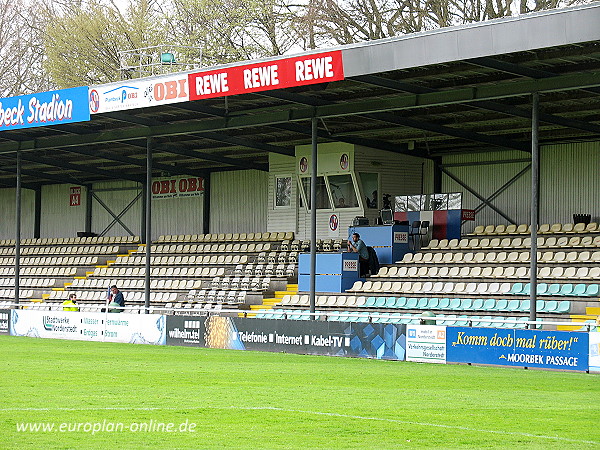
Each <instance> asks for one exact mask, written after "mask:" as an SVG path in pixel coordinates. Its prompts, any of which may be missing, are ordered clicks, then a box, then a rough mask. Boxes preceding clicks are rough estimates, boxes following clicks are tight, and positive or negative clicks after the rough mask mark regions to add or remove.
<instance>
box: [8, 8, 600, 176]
mask: <svg viewBox="0 0 600 450" xmlns="http://www.w3.org/2000/svg"><path fill="white" fill-rule="evenodd" d="M598 25H600V5H589V6H583V7H576V8H569V9H564V10H555V11H546V12H542V13H536V14H530V15H526V16H521V17H517V18H508V19H499V20H494V21H490V22H483V23H477V24H473V25H469V26H462V27H454V28H448V29H440V30H434V31H431V32H425V33H417V34H414V35H408V36H402V37H397V38H390V39H384V40H379V41H372V42H365V43H360V44H353V45H349V46H343V47H339V48H338V49H337V50H341V52H342V58H343V66H344V74H345V79H344V80H341V81H334V82H329V83H324V84H317V85H312V86H298V87H293V88H287V89H279V90H270V91H263V92H257V93H249V94H242V95H234V96H229V97H226V98H225V97H216V98H210V99H204V100H198V101H186V102H182V103H174V104H170V105H161V106H154V107H148V108H139V109H131V110H126V111H118V112H109V113H103V114H96V115H92V119H91V120H90V121H89V122H81V123H77V124H68V125H67V124H65V125H58V126H51V127H39V128H31V129H21V130H14V131H3V132H0V163H1V164H0V186H13V185H14V179H15V176H14V171H15V153H16V150H17V149H22V150H23V151H22V152H21V153H22V158H23V170H22V173H23V183H24V186H26V187H35V186H38V185H40V184H51V183H77V184H86V183H91V182H94V181H99V180H107V179H115V178H124V179H130V180H137V181H142V180H143V179H144V173H145V169H146V162H145V157H146V138H147V137H149V136H154V137H155V139H154V145H155V150H154V161H155V175H160V174H169V175H178V174H182V175H183V174H186V175H194V176H206V175H208V174H210V173H211V172H213V171H223V170H238V169H257V170H267V169H268V164H267V161H268V159H267V158H268V153H269V152H277V153H282V154H288V155H293V153H294V146H295V145H298V144H306V143H308V142H310V124H309V120H310V118H311V117H312V116H313V115H317V116H318V117H320V118H321V119H322V120H320V121H319V138H320V140H321V141H323V142H326V141H330V140H334V141H335V140H336V141H343V142H350V143H355V144H361V145H366V146H370V147H373V148H380V149H384V150H389V151H390V152H397V153H410V154H414V155H418V156H424V157H429V158H433V157H440V156H443V155H446V154H450V153H456V152H461V153H462V152H472V151H497V150H503V149H516V150H519V151H523V152H528V151H529V148H530V144H529V136H530V118H529V117H530V103H531V95H530V94H531V92H533V91H538V92H540V105H541V115H540V119H541V129H540V140H541V142H542V143H550V142H564V141H575V140H597V139H599V138H600V124H599V123H598V122H599V121H600V88H598V87H597V86H600V26H598ZM316 52H317V51H315V52H307V53H306V54H312V53H316ZM276 59H279V58H268V59H264V60H260V61H252V63H254V62H261V61H269V60H276ZM248 63H249V62H248V61H246V62H242V63H236V64H230V65H227V66H220V67H235V66H237V65H241V64H248ZM218 68H219V67H211V68H207V69H206V70H209V69H210V70H215V69H218ZM409 142H411V146H409V145H408V143H409ZM413 142H414V150H409V148H412V143H413Z"/></svg>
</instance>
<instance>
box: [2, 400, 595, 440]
mask: <svg viewBox="0 0 600 450" xmlns="http://www.w3.org/2000/svg"><path fill="white" fill-rule="evenodd" d="M194 409H196V410H200V409H237V410H240V411H280V412H289V413H299V414H312V415H315V416H329V417H339V418H345V419H354V420H373V421H378V422H390V423H397V424H403V425H418V426H423V427H434V428H445V429H451V430H462V431H474V432H476V433H491V434H500V435H506V436H521V437H529V438H537V439H548V440H554V441H562V442H572V443H578V444H593V445H600V442H597V441H585V440H581V439H569V438H565V437H560V436H545V435H542V434H532V433H522V432H519V431H502V430H485V429H479V428H470V427H462V426H459V425H444V424H441V423H429V422H415V421H410V420H398V419H388V418H385V417H369V416H356V415H351V414H339V413H331V412H322V411H305V410H301V409H287V408H277V407H275V406H229V407H226V406H193V407H190V408H181V407H179V408H175V407H162V406H157V407H139V408H135V407H133V408H131V407H125V406H123V407H119V406H109V407H106V408H94V407H85V406H84V407H79V408H66V407H56V408H0V412H34V411H44V412H51V411H180V410H182V411H183V410H194Z"/></svg>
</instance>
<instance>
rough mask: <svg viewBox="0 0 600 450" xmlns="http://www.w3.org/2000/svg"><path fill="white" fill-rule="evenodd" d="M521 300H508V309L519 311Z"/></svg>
mask: <svg viewBox="0 0 600 450" xmlns="http://www.w3.org/2000/svg"><path fill="white" fill-rule="evenodd" d="M519 304H520V302H519V300H511V301H509V302H508V306H507V308H506V309H507V311H519Z"/></svg>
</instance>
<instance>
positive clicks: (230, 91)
mask: <svg viewBox="0 0 600 450" xmlns="http://www.w3.org/2000/svg"><path fill="white" fill-rule="evenodd" d="M343 79H344V66H343V64H342V52H341V51H340V50H337V51H334V52H326V53H317V54H314V55H305V56H298V57H295V58H286V59H279V60H275V61H269V62H263V63H258V64H248V65H243V66H236V67H228V68H225V69H219V70H209V71H206V72H198V73H192V74H189V75H188V81H189V88H190V100H200V99H203V98H212V97H224V96H227V95H237V94H246V93H250V92H259V91H268V90H271V89H283V88H288V87H292V86H303V85H308V84H317V83H326V82H329V81H337V80H343Z"/></svg>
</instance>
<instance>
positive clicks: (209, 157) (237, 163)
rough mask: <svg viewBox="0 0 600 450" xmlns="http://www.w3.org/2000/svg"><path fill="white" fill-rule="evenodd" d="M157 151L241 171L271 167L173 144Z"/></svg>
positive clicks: (264, 169)
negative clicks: (218, 163) (215, 163)
mask: <svg viewBox="0 0 600 450" xmlns="http://www.w3.org/2000/svg"><path fill="white" fill-rule="evenodd" d="M155 149H156V150H159V151H164V152H168V153H173V154H175V155H181V156H189V157H191V158H198V159H204V160H206V161H215V162H220V163H223V164H229V165H230V166H234V167H239V168H241V169H254V170H260V171H263V172H264V171H267V172H268V171H269V167H268V165H266V164H258V163H255V162H246V161H242V160H239V159H236V158H229V157H227V156H219V155H213V154H211V153H205V152H199V151H197V150H193V149H191V148H189V147H188V148H186V147H183V146H180V145H172V144H161V145H157V146H156V147H155Z"/></svg>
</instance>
